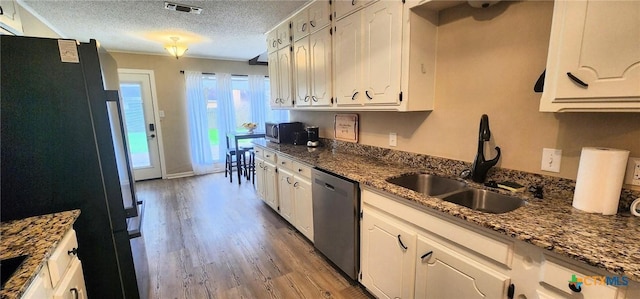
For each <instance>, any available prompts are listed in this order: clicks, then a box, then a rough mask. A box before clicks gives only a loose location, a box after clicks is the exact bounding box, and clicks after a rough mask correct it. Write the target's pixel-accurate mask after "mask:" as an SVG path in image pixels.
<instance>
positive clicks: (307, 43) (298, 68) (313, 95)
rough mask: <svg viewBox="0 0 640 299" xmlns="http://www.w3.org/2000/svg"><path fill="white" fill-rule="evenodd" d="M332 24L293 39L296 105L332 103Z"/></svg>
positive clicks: (315, 105) (308, 105) (325, 104)
mask: <svg viewBox="0 0 640 299" xmlns="http://www.w3.org/2000/svg"><path fill="white" fill-rule="evenodd" d="M329 30H331V28H329V27H325V28H324V29H322V30H320V31H318V32H315V33H313V34H311V35H309V36H307V37H305V38H303V39H301V40H298V41H296V42H295V43H294V46H293V57H294V70H293V73H294V80H295V92H294V94H295V104H296V107H318V106H325V107H326V106H331V105H332V103H333V99H332V89H331V86H332V84H331V35H330V34H329Z"/></svg>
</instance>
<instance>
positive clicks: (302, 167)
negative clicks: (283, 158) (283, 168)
mask: <svg viewBox="0 0 640 299" xmlns="http://www.w3.org/2000/svg"><path fill="white" fill-rule="evenodd" d="M292 170H293V171H295V173H296V175H299V176H303V177H306V178H308V179H311V166H309V165H307V164H304V163H302V162H298V161H294V162H293V169H292Z"/></svg>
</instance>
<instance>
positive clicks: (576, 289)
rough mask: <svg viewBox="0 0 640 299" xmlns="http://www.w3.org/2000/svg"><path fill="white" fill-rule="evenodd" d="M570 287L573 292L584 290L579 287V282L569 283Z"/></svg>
mask: <svg viewBox="0 0 640 299" xmlns="http://www.w3.org/2000/svg"><path fill="white" fill-rule="evenodd" d="M569 289H571V290H572V291H573V292H576V293H580V291H582V288H581V287H579V286H578V285H577V284H575V283H572V282H570V283H569Z"/></svg>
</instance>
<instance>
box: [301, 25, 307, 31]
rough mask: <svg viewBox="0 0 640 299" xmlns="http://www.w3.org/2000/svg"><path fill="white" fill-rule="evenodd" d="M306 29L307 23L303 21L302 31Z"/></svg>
mask: <svg viewBox="0 0 640 299" xmlns="http://www.w3.org/2000/svg"><path fill="white" fill-rule="evenodd" d="M306 30H307V23H303V24H302V32H305V31H306Z"/></svg>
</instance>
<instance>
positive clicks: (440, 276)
mask: <svg viewBox="0 0 640 299" xmlns="http://www.w3.org/2000/svg"><path fill="white" fill-rule="evenodd" d="M417 248H418V255H417V258H416V261H417V263H416V285H415V298H468V299H471V298H505V297H506V295H507V291H508V288H509V283H510V279H509V277H507V276H506V275H504V274H501V273H499V272H496V271H494V270H492V269H490V268H488V267H486V266H484V265H482V264H480V263H478V262H476V261H474V260H472V259H470V258H468V257H466V256H464V255H463V254H460V253H458V252H456V251H454V250H452V249H450V248H448V247H446V246H444V245H442V244H440V243H438V242H437V241H434V240H432V239H429V238H427V237H424V236H418V246H417Z"/></svg>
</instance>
